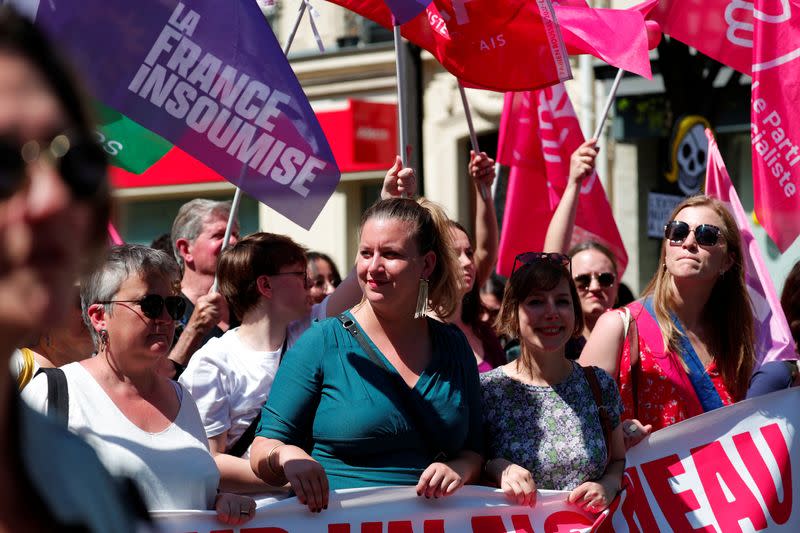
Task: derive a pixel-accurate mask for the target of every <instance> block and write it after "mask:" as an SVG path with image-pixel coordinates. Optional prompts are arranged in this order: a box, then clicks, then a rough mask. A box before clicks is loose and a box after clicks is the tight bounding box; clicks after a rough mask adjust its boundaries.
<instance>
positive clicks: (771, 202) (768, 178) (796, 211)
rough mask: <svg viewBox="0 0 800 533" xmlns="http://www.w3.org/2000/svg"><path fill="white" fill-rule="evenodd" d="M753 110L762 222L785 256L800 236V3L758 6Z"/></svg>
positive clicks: (759, 3) (757, 201)
mask: <svg viewBox="0 0 800 533" xmlns="http://www.w3.org/2000/svg"><path fill="white" fill-rule="evenodd" d="M755 13H756V17H755V45H754V48H753V86H752V96H751V109H750V127H751V134H752V137H751V143H752V145H753V197H754V200H755V210H756V215H757V216H758V220H759V222H760V223H761V225H762V226H763V227H764V229H765V230H766V231H767V233H768V234H769V236H770V237H771V238H772V240H773V241H774V242H775V244H776V245H777V246H778V248H779V249H780V250H781V251H782V252H783V251H785V250H786V249H787V248H789V246H791V244H792V243H793V242H794V241H795V239H796V238H797V236H798V235H800V194H798V188H800V121H798V120H797V103H798V102H800V0H780V1H779V2H778V1H767V0H758V1H756V2H755Z"/></svg>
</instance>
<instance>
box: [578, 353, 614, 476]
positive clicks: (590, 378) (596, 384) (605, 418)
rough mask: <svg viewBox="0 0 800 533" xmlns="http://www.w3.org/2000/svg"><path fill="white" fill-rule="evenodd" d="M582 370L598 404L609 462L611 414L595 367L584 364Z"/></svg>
mask: <svg viewBox="0 0 800 533" xmlns="http://www.w3.org/2000/svg"><path fill="white" fill-rule="evenodd" d="M581 370H583V375H584V376H585V377H586V382H587V383H588V384H589V389H591V391H592V397H593V398H594V403H595V405H597V414H598V415H599V417H600V427H601V428H602V430H603V439H604V440H605V441H606V462H608V460H609V459H610V458H611V416H610V415H609V414H608V408H607V407H606V406H605V404H604V403H603V392H602V390H601V389H600V380H598V379H597V374H596V373H595V372H596V371H595V369H594V367H593V366H591V367H590V366H582V367H581Z"/></svg>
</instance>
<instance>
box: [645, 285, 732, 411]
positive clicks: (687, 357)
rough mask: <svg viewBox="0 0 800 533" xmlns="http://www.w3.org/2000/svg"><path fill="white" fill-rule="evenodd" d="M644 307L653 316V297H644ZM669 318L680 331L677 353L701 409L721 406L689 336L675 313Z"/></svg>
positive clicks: (720, 399)
mask: <svg viewBox="0 0 800 533" xmlns="http://www.w3.org/2000/svg"><path fill="white" fill-rule="evenodd" d="M644 307H645V309H647V312H648V313H650V315H651V316H652V317H653V318H655V316H656V313H655V310H654V309H653V299H652V298H651V297H650V296H648V297H647V298H645V299H644ZM670 319H671V320H672V323H673V324H675V327H676V328H677V330H678V331H679V332H680V333H681V335H680V338H679V342H678V344H679V348H680V351H679V354H678V355H680V356H681V359H683V362H684V363H686V367H687V369H688V371H687V375H688V377H689V382H690V383H691V384H692V388H694V392H695V394H697V399H698V400H700V405H701V406H702V407H703V411H704V412H708V411H711V410H713V409H717V408H718V407H723V406H724V404H723V403H722V398H720V396H719V392H717V389H716V387H714V382H712V381H711V377H710V376H709V375H708V372H706V369H705V368H704V367H703V363H702V362H701V361H700V358H699V357H698V356H697V352H696V351H695V350H694V346H692V343H691V342H689V337H687V336H686V332H685V331H684V329H683V325H682V324H681V321H680V320H678V317H677V316H675V313H670ZM666 349H667V347H665V350H666Z"/></svg>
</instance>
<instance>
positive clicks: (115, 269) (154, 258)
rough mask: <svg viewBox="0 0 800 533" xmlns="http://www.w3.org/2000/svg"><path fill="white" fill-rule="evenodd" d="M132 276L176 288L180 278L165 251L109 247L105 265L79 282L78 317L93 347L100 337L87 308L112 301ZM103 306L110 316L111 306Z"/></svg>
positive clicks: (96, 344)
mask: <svg viewBox="0 0 800 533" xmlns="http://www.w3.org/2000/svg"><path fill="white" fill-rule="evenodd" d="M132 276H141V277H143V278H148V277H151V276H157V277H160V278H162V279H165V280H167V281H169V282H171V283H174V284H175V287H176V288H177V287H178V285H179V284H180V279H181V274H180V270H179V269H178V265H177V264H176V263H175V260H174V259H173V258H172V257H170V256H169V255H168V254H167V253H166V252H163V251H161V250H156V249H154V248H149V247H147V246H141V245H139V244H123V245H121V246H114V247H112V248H111V249H110V250H109V251H108V255H107V256H106V260H105V262H104V263H103V264H102V265H100V267H98V268H97V270H95V271H94V272H92V273H91V274H89V275H88V276H86V277H85V278H84V279H83V280H81V314H82V315H83V321H84V322H85V323H86V325H87V326H88V327H89V333H91V335H92V340H93V341H94V345H95V348H96V347H98V343H99V340H100V338H99V335H98V334H97V332H96V331H95V330H94V328H93V327H92V322H91V320H90V319H89V315H88V313H87V311H88V309H89V306H90V305H92V304H94V303H97V302H104V301H108V300H112V299H113V298H114V295H115V294H117V292H118V291H119V288H120V286H121V285H122V284H123V282H125V280H127V279H129V278H130V277H132ZM103 305H105V306H106V313H107V314H108V315H112V314H113V313H112V309H113V304H103Z"/></svg>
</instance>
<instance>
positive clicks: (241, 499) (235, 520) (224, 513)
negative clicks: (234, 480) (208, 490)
mask: <svg viewBox="0 0 800 533" xmlns="http://www.w3.org/2000/svg"><path fill="white" fill-rule="evenodd" d="M214 509H215V510H216V511H217V520H219V521H220V522H222V523H223V524H227V525H229V526H238V525H240V524H244V523H245V522H247V521H248V520H251V519H252V518H253V517H254V516H255V515H256V501H255V500H254V499H253V498H250V497H249V496H241V495H239V494H231V493H230V492H220V493H219V494H217V500H216V501H215V502H214Z"/></svg>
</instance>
